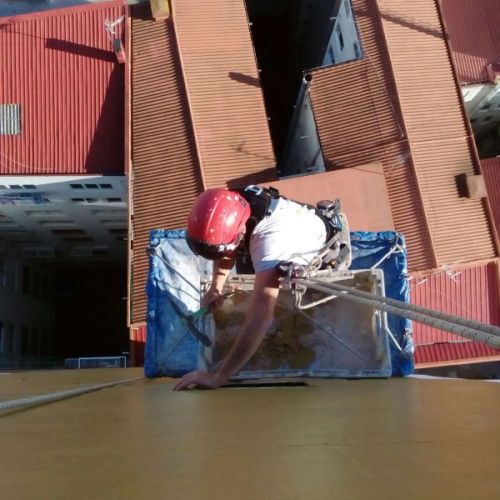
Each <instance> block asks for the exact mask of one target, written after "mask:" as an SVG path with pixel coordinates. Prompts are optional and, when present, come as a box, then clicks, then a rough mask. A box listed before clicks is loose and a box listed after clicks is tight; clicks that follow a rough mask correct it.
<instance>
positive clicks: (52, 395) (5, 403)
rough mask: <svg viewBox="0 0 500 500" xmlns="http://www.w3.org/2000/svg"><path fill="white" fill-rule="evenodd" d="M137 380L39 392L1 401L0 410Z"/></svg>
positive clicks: (38, 403) (64, 397)
mask: <svg viewBox="0 0 500 500" xmlns="http://www.w3.org/2000/svg"><path fill="white" fill-rule="evenodd" d="M139 380H144V377H140V378H129V379H126V380H118V381H116V382H108V383H106V384H96V385H88V386H86V387H79V388H78V389H68V390H66V391H59V392H51V393H49V394H41V395H39V396H30V397H29V398H21V399H12V400H10V401H1V402H0V411H1V410H13V409H14V408H22V407H23V406H31V405H40V404H45V403H53V402H56V401H61V400H63V399H67V398H72V397H75V396H80V395H82V394H87V393H89V392H94V391H100V390H101V389H106V388H107V387H113V386H115V385H121V384H128V383H130V382H138V381H139Z"/></svg>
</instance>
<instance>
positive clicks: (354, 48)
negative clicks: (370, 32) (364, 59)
mask: <svg viewBox="0 0 500 500" xmlns="http://www.w3.org/2000/svg"><path fill="white" fill-rule="evenodd" d="M361 51H362V49H361V44H360V42H359V38H358V31H357V29H356V24H355V22H354V16H353V12H352V8H351V3H350V0H343V2H342V3H341V5H340V8H339V11H338V14H337V16H336V19H335V23H334V25H333V29H332V33H331V35H330V40H329V42H328V45H327V48H326V50H325V54H324V56H323V63H322V66H330V65H331V64H339V63H342V62H346V61H352V60H355V59H360V58H361Z"/></svg>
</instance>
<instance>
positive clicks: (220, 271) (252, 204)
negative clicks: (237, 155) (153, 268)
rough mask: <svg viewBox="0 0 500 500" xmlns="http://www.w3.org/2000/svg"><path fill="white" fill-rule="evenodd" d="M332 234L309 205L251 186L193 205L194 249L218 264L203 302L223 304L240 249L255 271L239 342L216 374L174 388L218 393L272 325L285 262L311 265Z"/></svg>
mask: <svg viewBox="0 0 500 500" xmlns="http://www.w3.org/2000/svg"><path fill="white" fill-rule="evenodd" d="M330 236H331V233H330V232H329V228H328V221H327V220H326V219H325V218H324V217H322V216H321V213H320V212H319V211H318V210H317V209H315V208H314V207H312V206H310V205H305V204H302V203H298V202H295V201H292V200H289V199H287V198H284V197H281V196H279V193H278V192H277V191H276V190H274V189H273V188H271V189H265V188H261V187H258V186H249V187H247V188H246V189H245V190H243V191H241V192H236V191H229V190H226V189H209V190H207V191H204V192H203V193H201V195H200V196H198V198H197V199H196V201H195V203H194V205H193V206H192V209H191V212H190V215H189V219H188V228H187V242H188V245H189V247H190V248H191V250H192V251H193V252H194V253H195V254H197V255H200V256H202V257H204V258H206V259H210V260H214V261H215V262H214V268H213V279H212V282H211V285H210V287H209V289H208V291H207V292H206V294H205V295H204V296H203V298H202V300H201V307H203V306H206V305H208V304H214V306H215V307H218V306H220V304H221V302H222V300H223V292H222V291H223V286H224V284H225V283H226V280H227V278H228V276H229V273H230V271H231V269H232V268H233V266H234V264H235V260H236V256H237V251H238V250H239V249H245V248H246V249H247V251H248V252H249V254H250V257H251V261H252V264H253V267H254V269H255V281H254V288H253V292H252V296H251V300H250V305H249V308H248V310H247V312H246V315H245V319H244V321H243V324H242V325H241V327H240V329H239V331H238V335H237V338H236V340H235V342H234V344H233V346H232V348H231V350H230V351H229V353H228V355H227V356H226V357H225V359H223V360H222V362H221V363H219V364H218V367H217V369H216V371H214V372H205V371H200V370H197V371H193V372H191V373H187V374H186V375H184V376H183V377H182V378H181V380H180V381H179V382H178V383H177V384H176V385H175V387H174V390H183V389H188V388H202V389H215V388H217V387H219V386H220V385H221V384H224V383H225V382H227V380H228V379H229V378H230V377H231V376H232V375H234V374H235V373H236V372H238V371H239V370H240V369H241V368H242V367H243V366H244V365H245V363H246V362H247V361H248V360H249V359H250V358H251V357H252V355H253V354H254V353H255V352H256V350H257V349H258V347H259V345H260V343H261V342H262V340H263V338H264V336H265V335H266V332H267V331H268V329H269V328H270V326H271V323H272V321H273V317H274V308H275V305H276V302H277V298H278V292H279V278H280V273H279V270H278V268H277V266H278V265H279V264H280V263H281V262H283V261H286V262H294V263H297V264H303V265H307V264H308V263H309V262H310V261H311V260H312V259H313V258H314V257H315V256H317V255H318V252H319V251H320V250H321V249H322V248H323V247H324V245H325V242H326V241H327V238H329V237H330Z"/></svg>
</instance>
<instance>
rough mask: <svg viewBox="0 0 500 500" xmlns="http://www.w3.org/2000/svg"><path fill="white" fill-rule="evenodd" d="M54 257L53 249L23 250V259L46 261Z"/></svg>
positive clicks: (36, 248) (35, 248)
mask: <svg viewBox="0 0 500 500" xmlns="http://www.w3.org/2000/svg"><path fill="white" fill-rule="evenodd" d="M54 255H55V252H54V249H53V248H50V247H33V248H23V257H26V258H36V259H47V258H50V257H54Z"/></svg>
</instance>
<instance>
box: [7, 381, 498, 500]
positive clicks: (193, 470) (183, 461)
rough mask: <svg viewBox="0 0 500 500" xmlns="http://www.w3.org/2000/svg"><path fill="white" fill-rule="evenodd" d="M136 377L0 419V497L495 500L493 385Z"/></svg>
mask: <svg viewBox="0 0 500 500" xmlns="http://www.w3.org/2000/svg"><path fill="white" fill-rule="evenodd" d="M309 383H310V386H308V387H282V388H245V389H222V390H217V391H189V392H173V391H172V390H171V389H172V386H173V381H172V380H169V379H156V380H145V381H142V382H137V383H134V384H132V385H126V386H118V387H114V388H111V389H105V390H102V391H99V392H95V393H92V394H87V395H85V396H80V397H77V398H72V399H69V400H66V401H63V402H59V403H54V404H50V405H45V406H40V407H38V408H35V409H31V410H27V411H21V412H15V413H10V414H7V415H2V416H0V427H1V431H2V432H1V433H0V449H1V450H2V453H1V455H0V481H1V484H2V498H5V499H11V498H15V499H31V498H36V499H39V498H50V499H63V498H64V499H67V498H72V499H75V498H78V499H80V498H82V499H88V498H103V499H104V498H105V499H114V498H117V499H118V498H120V499H121V498H131V499H132V498H133V499H138V498H145V499H157V498H158V499H165V498H168V499H189V500H195V499H212V498H213V499H217V500H221V499H234V498H237V499H240V500H241V499H243V500H245V499H259V500H260V499H273V500H275V499H313V498H314V499H330V498H336V499H363V500H364V499H367V498H369V499H373V498H384V499H388V498H389V499H390V498H403V497H404V498H406V499H408V498H411V499H417V498H418V499H421V498H436V499H438V498H439V499H441V498H443V499H445V498H454V499H461V498H464V499H465V498H481V499H489V498H491V499H493V498H498V492H499V491H500V477H499V475H498V465H497V464H498V461H499V459H500V451H499V450H500V431H499V427H498V414H499V411H500V397H499V396H500V384H492V383H488V382H481V381H447V380H414V379H390V380H350V381H348V380H314V381H309Z"/></svg>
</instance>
